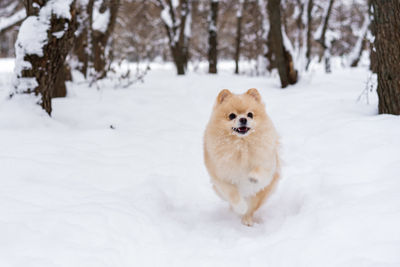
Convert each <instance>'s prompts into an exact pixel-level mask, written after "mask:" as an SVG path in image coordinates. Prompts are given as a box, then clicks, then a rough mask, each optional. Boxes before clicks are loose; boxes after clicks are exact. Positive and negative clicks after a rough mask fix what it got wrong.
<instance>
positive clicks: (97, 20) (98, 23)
mask: <svg viewBox="0 0 400 267" xmlns="http://www.w3.org/2000/svg"><path fill="white" fill-rule="evenodd" d="M100 5H101V1H96V2H95V6H94V8H93V24H92V28H93V30H96V31H100V32H103V33H104V32H106V31H107V28H108V24H109V23H110V10H109V9H106V10H105V11H104V12H103V13H101V12H100Z"/></svg>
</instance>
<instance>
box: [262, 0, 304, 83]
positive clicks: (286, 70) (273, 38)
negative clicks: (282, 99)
mask: <svg viewBox="0 0 400 267" xmlns="http://www.w3.org/2000/svg"><path fill="white" fill-rule="evenodd" d="M280 7H281V2H280V0H268V4H267V9H268V16H269V21H270V33H269V35H270V45H271V48H272V52H273V55H274V66H276V68H277V69H278V72H279V77H280V80H281V86H282V88H285V87H287V86H288V85H289V84H295V83H296V82H297V70H296V69H295V68H294V62H293V57H292V55H291V54H290V52H289V51H288V50H287V49H286V48H285V44H284V42H283V37H282V24H281V12H280Z"/></svg>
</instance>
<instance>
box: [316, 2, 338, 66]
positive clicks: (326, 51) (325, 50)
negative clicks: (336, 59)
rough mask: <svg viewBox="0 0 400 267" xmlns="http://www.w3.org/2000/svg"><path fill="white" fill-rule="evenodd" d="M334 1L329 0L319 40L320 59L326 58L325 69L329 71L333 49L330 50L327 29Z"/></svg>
mask: <svg viewBox="0 0 400 267" xmlns="http://www.w3.org/2000/svg"><path fill="white" fill-rule="evenodd" d="M334 2H335V0H329V4H328V8H327V10H326V15H325V17H324V20H323V24H322V29H321V36H320V37H319V39H318V40H317V42H318V43H319V44H320V45H321V47H322V53H321V56H320V61H321V60H322V58H324V59H325V71H326V72H327V73H329V72H331V54H330V53H331V51H330V46H331V43H330V41H329V40H328V42H327V40H326V31H327V29H328V24H329V18H330V16H331V13H332V7H333V3H334Z"/></svg>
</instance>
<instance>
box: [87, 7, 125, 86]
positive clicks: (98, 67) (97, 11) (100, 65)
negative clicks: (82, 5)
mask: <svg viewBox="0 0 400 267" xmlns="http://www.w3.org/2000/svg"><path fill="white" fill-rule="evenodd" d="M119 5H120V0H98V1H95V3H94V7H93V22H92V25H91V32H92V36H91V43H92V45H91V47H92V49H93V51H91V55H92V58H93V60H92V63H93V68H94V70H95V74H94V75H93V76H94V78H95V79H96V80H97V79H102V78H104V77H105V76H106V74H107V68H108V63H109V59H110V57H109V56H110V53H109V52H110V51H109V48H110V42H111V38H110V37H111V35H112V32H113V30H114V26H115V23H116V20H117V14H118V8H119Z"/></svg>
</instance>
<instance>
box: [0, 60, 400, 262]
mask: <svg viewBox="0 0 400 267" xmlns="http://www.w3.org/2000/svg"><path fill="white" fill-rule="evenodd" d="M12 69H13V61H12V60H1V61H0V98H1V100H0V266H2V267H8V266H13V267H14V266H16V267H17V266H18V267H19V266H21V267H27V266H29V267H50V266H52V267H53V266H60V267H61V266H63V267H72V266H73V267H80V266H82V267H92V266H93V267H103V266H110V267H117V266H118V267H125V266H126V267H128V266H319V267H320V266H352V267H354V266H400V153H399V151H400V117H396V116H390V115H376V114H377V107H376V105H377V99H376V96H375V95H370V102H371V103H370V104H369V105H368V104H366V101H365V98H363V99H362V100H361V101H357V97H358V96H359V95H360V94H361V92H362V91H363V89H364V88H365V83H366V81H367V77H368V73H367V71H366V70H364V69H355V70H350V69H345V70H334V72H333V73H332V74H331V75H326V74H323V73H318V72H316V73H313V74H310V75H308V76H306V77H304V78H303V79H302V81H301V82H300V83H299V84H298V85H296V86H293V87H290V88H288V89H286V90H281V89H279V84H278V79H277V78H276V77H270V78H268V77H246V76H234V75H233V74H230V73H231V72H230V70H229V71H228V70H225V71H222V73H221V74H218V75H216V76H211V75H206V74H203V73H193V72H192V73H190V74H189V75H187V76H184V77H177V76H175V71H174V70H173V69H165V68H154V69H153V70H152V71H151V72H150V73H149V74H148V75H147V76H146V77H145V83H144V84H135V85H133V86H131V87H130V88H128V89H114V88H113V87H112V86H111V85H110V83H107V82H106V83H104V84H100V85H99V86H100V90H97V89H96V88H95V87H92V88H88V86H87V84H84V83H80V84H79V83H75V84H70V85H69V96H68V97H67V98H64V99H56V100H54V106H53V117H52V118H50V117H48V116H47V115H46V113H45V112H44V111H42V110H41V109H40V108H39V107H38V106H35V105H33V104H31V102H32V101H31V100H30V99H29V97H26V96H22V97H18V98H17V99H13V100H11V101H10V100H8V99H7V97H6V96H7V95H8V91H9V88H10V86H11V76H12ZM107 84H108V86H107ZM251 87H256V88H258V89H260V91H261V93H262V95H263V98H264V101H265V102H266V107H267V111H268V112H269V114H270V115H271V117H272V118H273V120H274V122H275V124H276V127H277V129H278V130H279V132H280V134H281V136H282V146H283V149H282V157H283V160H284V167H283V171H284V175H283V179H282V180H281V182H280V184H279V187H278V189H277V191H276V193H275V194H274V195H273V197H272V198H271V199H270V201H269V202H268V203H267V204H266V205H265V206H264V207H263V208H262V209H261V210H260V211H259V212H258V214H257V216H258V218H259V219H260V220H261V221H262V222H261V223H260V224H256V225H255V226H254V227H252V228H249V227H246V226H243V225H241V224H240V220H239V219H238V218H237V217H236V216H235V215H234V214H232V213H231V212H230V211H229V209H228V207H227V204H226V203H225V202H223V201H222V200H220V199H219V198H218V197H217V196H216V195H215V194H214V192H213V191H212V189H211V186H210V183H209V178H208V175H207V173H206V170H205V168H204V165H203V159H202V135H203V130H204V128H205V124H206V122H207V120H208V116H209V114H210V111H211V107H212V105H213V102H214V99H215V97H216V95H217V93H218V92H219V90H220V89H222V88H229V89H232V90H233V91H234V92H243V91H244V90H246V89H248V88H251ZM110 126H112V127H110ZM112 128H114V129H112Z"/></svg>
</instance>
